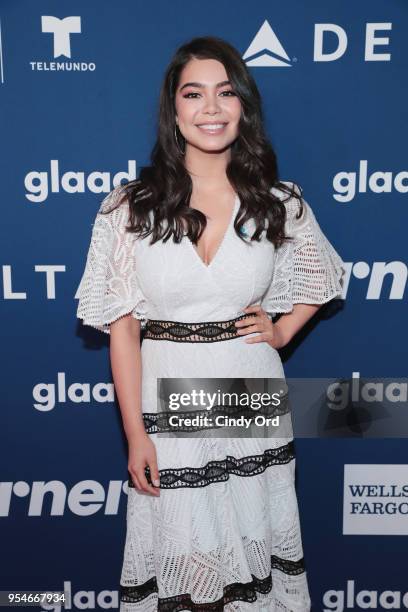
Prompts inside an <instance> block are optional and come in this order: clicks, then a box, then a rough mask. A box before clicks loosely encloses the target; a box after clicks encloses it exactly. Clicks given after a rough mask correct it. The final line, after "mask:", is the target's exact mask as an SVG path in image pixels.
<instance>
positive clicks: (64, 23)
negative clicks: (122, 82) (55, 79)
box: [30, 15, 96, 72]
mask: <svg viewBox="0 0 408 612" xmlns="http://www.w3.org/2000/svg"><path fill="white" fill-rule="evenodd" d="M41 31H42V33H43V34H52V41H53V56H54V59H57V58H60V57H63V58H64V57H67V58H69V59H71V34H81V32H82V29H81V17H78V16H73V17H64V18H63V19H59V17H54V16H52V15H43V16H42V17H41ZM30 66H31V69H32V70H38V71H40V70H41V71H69V72H71V71H81V72H84V71H87V70H90V71H94V70H95V69H96V65H95V63H94V62H84V61H76V62H66V61H59V62H44V61H32V62H30Z"/></svg>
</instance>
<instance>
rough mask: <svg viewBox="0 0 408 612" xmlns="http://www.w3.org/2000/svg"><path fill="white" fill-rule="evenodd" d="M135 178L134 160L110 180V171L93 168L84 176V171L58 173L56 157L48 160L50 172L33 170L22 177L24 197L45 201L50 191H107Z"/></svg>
mask: <svg viewBox="0 0 408 612" xmlns="http://www.w3.org/2000/svg"><path fill="white" fill-rule="evenodd" d="M135 178H136V160H134V159H129V160H128V169H127V172H117V173H116V174H115V175H114V176H113V178H112V180H111V174H110V172H101V171H99V170H95V171H94V172H91V173H90V174H88V176H87V177H85V172H82V171H80V172H78V171H73V170H69V171H68V172H64V174H62V175H60V169H59V161H58V159H51V160H50V172H46V171H41V172H40V171H38V170H33V171H31V172H28V173H27V174H26V176H25V178H24V186H25V188H26V190H27V193H26V194H25V197H26V198H27V200H29V201H30V202H45V200H46V199H47V198H48V195H49V193H50V191H51V192H52V193H59V192H60V191H65V192H66V193H85V191H86V189H88V190H89V191H91V192H92V193H109V192H110V191H111V189H112V188H113V187H116V185H119V183H120V182H121V181H133V180H135Z"/></svg>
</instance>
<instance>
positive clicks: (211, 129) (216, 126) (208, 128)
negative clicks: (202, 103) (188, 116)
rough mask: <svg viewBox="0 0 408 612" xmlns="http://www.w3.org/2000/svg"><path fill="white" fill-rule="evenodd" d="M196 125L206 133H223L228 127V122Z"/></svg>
mask: <svg viewBox="0 0 408 612" xmlns="http://www.w3.org/2000/svg"><path fill="white" fill-rule="evenodd" d="M196 127H198V129H199V130H201V131H202V132H204V133H206V134H221V133H222V132H223V131H224V130H225V128H226V127H227V123H207V124H206V123H199V124H197V125H196Z"/></svg>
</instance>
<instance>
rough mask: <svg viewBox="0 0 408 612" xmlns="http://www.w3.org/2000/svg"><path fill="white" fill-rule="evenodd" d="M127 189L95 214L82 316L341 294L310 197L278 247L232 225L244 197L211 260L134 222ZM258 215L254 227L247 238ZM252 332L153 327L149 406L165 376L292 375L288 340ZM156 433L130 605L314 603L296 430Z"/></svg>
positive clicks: (126, 590)
mask: <svg viewBox="0 0 408 612" xmlns="http://www.w3.org/2000/svg"><path fill="white" fill-rule="evenodd" d="M274 192H275V193H276V195H278V196H280V197H282V199H285V198H287V197H288V196H287V194H284V193H283V192H281V191H279V190H278V189H274ZM119 193H120V187H119V188H116V189H114V190H113V191H112V192H111V193H110V194H109V195H108V196H107V197H106V198H105V200H104V201H103V202H102V205H101V209H103V210H108V211H110V212H109V214H108V215H99V214H97V216H96V219H95V223H94V226H93V232H92V238H91V244H90V247H89V252H88V257H87V261H86V266H85V270H84V273H83V276H82V278H81V282H80V285H79V287H78V290H77V292H76V296H75V297H77V298H79V304H78V311H77V316H78V317H79V318H81V319H83V322H84V324H85V325H90V326H92V327H94V328H96V329H98V330H100V331H102V332H106V333H109V324H110V323H111V322H112V321H115V320H116V319H117V318H119V317H120V316H122V315H124V314H126V313H130V312H131V313H132V315H133V316H134V317H135V318H137V319H139V320H141V324H142V328H144V327H145V326H146V321H147V319H162V320H174V321H183V322H200V321H223V320H227V319H232V318H235V317H237V316H239V315H242V314H244V313H243V309H244V308H245V307H247V306H249V305H252V304H259V303H260V304H261V305H262V306H263V308H264V309H265V310H266V311H267V312H268V313H271V314H272V313H278V312H290V311H291V310H292V307H293V304H295V303H305V304H322V303H324V302H327V301H329V300H331V299H332V298H334V297H341V294H342V276H343V274H344V271H345V269H344V263H343V261H342V259H341V258H340V257H339V255H338V254H337V252H336V251H335V249H334V248H333V246H332V245H331V243H330V242H329V241H328V240H327V238H326V237H325V236H324V234H323V233H322V231H321V229H320V227H319V225H318V223H317V221H316V218H315V216H314V214H313V211H312V209H311V207H310V205H309V204H308V203H307V202H306V201H304V207H305V211H304V214H303V217H302V218H301V219H296V218H295V214H296V212H297V210H298V206H299V204H298V201H297V200H296V198H291V199H290V200H289V201H287V202H286V203H285V205H286V208H287V225H286V233H287V234H288V235H290V236H294V237H295V240H294V241H293V242H291V243H286V244H285V245H284V246H283V247H281V248H279V249H275V248H274V246H273V244H272V243H271V242H269V241H268V240H266V238H264V235H263V237H262V240H261V242H259V243H258V242H256V241H255V242H253V243H252V245H247V244H245V243H244V242H243V241H242V240H241V239H240V238H239V236H238V235H237V234H236V232H235V230H234V227H233V221H234V219H235V217H236V215H237V213H238V210H239V205H240V202H239V199H238V197H237V198H236V201H235V208H234V214H233V216H232V218H231V221H230V224H229V227H228V229H227V231H226V233H225V235H224V239H223V241H222V243H221V245H220V247H219V249H218V251H217V253H216V255H215V256H214V258H213V260H212V262H211V264H210V265H209V266H207V265H205V264H204V263H203V261H202V260H201V259H200V257H199V255H198V253H197V251H196V250H195V248H194V246H193V244H192V243H191V242H190V240H189V239H188V238H187V236H184V238H183V240H182V241H181V243H179V244H176V243H174V242H173V241H172V239H170V240H168V241H167V242H165V243H163V242H161V241H159V242H157V243H156V244H154V245H149V240H150V236H149V237H148V238H145V239H137V238H135V235H134V234H127V233H125V231H124V227H125V225H126V223H127V213H128V205H127V203H125V204H122V205H121V206H119V208H116V209H113V207H114V205H115V202H116V200H117V197H118V195H119ZM111 209H113V210H111ZM253 223H254V222H253V221H252V220H250V221H248V222H247V223H246V226H245V228H246V230H247V234H249V236H251V235H252V233H253V230H254V224H253ZM272 316H273V314H272ZM248 337H249V336H248V335H242V336H239V337H236V338H231V339H228V340H225V341H222V342H221V341H220V342H217V341H215V342H191V343H190V342H177V341H172V340H161V341H157V340H155V339H143V341H142V344H141V354H142V411H143V414H144V415H145V417H146V418H148V417H149V415H150V416H151V415H152V413H153V414H154V413H155V412H156V411H157V398H156V379H157V378H158V377H162V378H166V377H173V378H177V377H192V378H194V377H196V378H238V377H243V378H244V377H245V378H251V377H253V378H260V377H265V378H272V377H281V378H283V377H284V371H283V367H282V362H281V359H280V356H279V353H278V351H276V350H275V349H274V348H272V347H271V346H269V345H268V344H267V343H266V342H260V343H253V344H251V343H249V344H248V343H245V338H248ZM149 435H151V436H152V439H153V440H154V443H155V446H156V450H157V460H158V468H159V472H160V481H161V489H160V496H159V497H154V496H150V495H148V494H146V493H141V492H139V491H138V490H137V489H136V488H135V487H132V486H130V487H129V492H128V508H127V532H126V544H125V550H124V559H123V567H122V574H121V579H120V592H121V603H120V610H121V611H122V612H136V611H137V612H153V611H160V612H163V611H172V612H174V611H183V610H191V611H195V612H199V611H200V612H201V611H204V610H211V611H222V610H226V611H227V612H232V611H236V612H293V611H301V612H306V611H308V610H310V596H309V591H308V585H307V574H306V564H305V562H304V560H303V550H302V542H301V532H300V524H299V515H298V505H297V499H296V492H295V487H294V476H295V456H294V447H293V435H289V437H285V438H283V439H282V438H215V437H208V438H206V437H202V438H198V439H197V438H169V437H168V438H165V437H162V436H158V435H156V434H155V433H150V434H149ZM210 467H211V468H214V467H215V468H216V469H211V470H210V469H209V468H210ZM186 468H188V470H186ZM186 474H188V477H186ZM113 569H114V568H113Z"/></svg>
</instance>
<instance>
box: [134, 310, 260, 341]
mask: <svg viewBox="0 0 408 612" xmlns="http://www.w3.org/2000/svg"><path fill="white" fill-rule="evenodd" d="M251 316H255V313H252V312H251V313H248V314H245V315H240V316H239V317H236V318H235V319H230V320H228V321H205V322H200V323H182V322H180V321H163V320H160V319H149V320H148V321H147V323H146V328H145V335H144V337H145V338H150V339H152V340H173V341H175V342H220V341H221V340H229V339H230V338H237V337H238V334H237V330H238V328H237V327H235V325H234V323H235V322H236V321H241V319H245V318H246V317H251Z"/></svg>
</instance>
